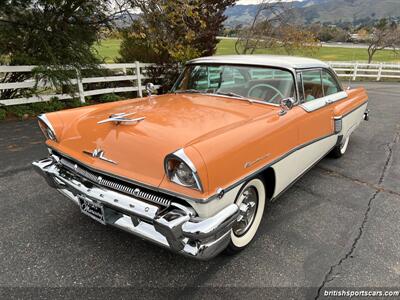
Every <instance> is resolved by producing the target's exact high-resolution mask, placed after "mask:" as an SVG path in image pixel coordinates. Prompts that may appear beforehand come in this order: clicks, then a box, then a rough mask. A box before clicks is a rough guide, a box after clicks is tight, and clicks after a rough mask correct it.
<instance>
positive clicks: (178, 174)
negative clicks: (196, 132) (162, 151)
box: [165, 149, 203, 191]
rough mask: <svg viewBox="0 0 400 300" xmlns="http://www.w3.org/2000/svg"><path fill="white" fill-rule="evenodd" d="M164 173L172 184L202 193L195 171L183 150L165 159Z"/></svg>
mask: <svg viewBox="0 0 400 300" xmlns="http://www.w3.org/2000/svg"><path fill="white" fill-rule="evenodd" d="M165 173H166V175H167V177H168V178H169V180H171V181H172V182H175V183H177V184H179V185H182V186H185V187H188V188H192V189H195V190H198V191H203V188H202V186H201V183H200V179H199V177H198V174H197V170H196V168H195V166H194V165H193V163H192V161H191V160H190V159H189V158H188V157H187V156H186V154H185V152H184V151H183V149H180V150H178V151H176V152H175V153H173V154H170V155H168V156H167V157H166V158H165Z"/></svg>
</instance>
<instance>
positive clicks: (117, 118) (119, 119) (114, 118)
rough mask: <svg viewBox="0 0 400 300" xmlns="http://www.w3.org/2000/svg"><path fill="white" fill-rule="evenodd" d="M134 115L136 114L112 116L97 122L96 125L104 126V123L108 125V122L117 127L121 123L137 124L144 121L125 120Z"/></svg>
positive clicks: (142, 118) (139, 119)
mask: <svg viewBox="0 0 400 300" xmlns="http://www.w3.org/2000/svg"><path fill="white" fill-rule="evenodd" d="M134 114H136V113H135V112H134V113H129V114H128V113H119V114H113V115H111V116H110V117H109V118H108V119H105V120H102V121H99V122H97V124H105V123H110V122H114V123H116V124H117V125H119V124H121V123H130V124H133V123H135V124H137V123H139V122H141V121H143V120H144V119H146V118H145V117H139V118H135V119H130V118H127V117H129V116H132V115H134Z"/></svg>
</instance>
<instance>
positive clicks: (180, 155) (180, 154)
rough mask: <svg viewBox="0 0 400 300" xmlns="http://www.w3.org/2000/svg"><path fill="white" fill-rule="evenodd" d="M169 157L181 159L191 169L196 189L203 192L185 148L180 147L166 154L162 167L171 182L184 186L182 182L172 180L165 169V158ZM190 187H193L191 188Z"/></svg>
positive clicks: (194, 167)
mask: <svg viewBox="0 0 400 300" xmlns="http://www.w3.org/2000/svg"><path fill="white" fill-rule="evenodd" d="M171 157H177V158H178V159H180V160H182V161H183V162H184V163H185V164H186V165H187V166H188V167H189V168H190V169H191V170H192V173H193V177H194V180H195V181H196V189H197V190H198V191H200V192H203V185H202V184H201V181H200V177H199V174H198V173H197V169H196V166H195V165H194V163H193V162H192V161H191V160H190V158H189V157H188V156H187V155H186V153H185V150H184V149H183V148H181V149H179V150H177V151H175V152H174V153H172V154H168V155H167V156H166V157H165V161H164V169H165V174H166V175H167V177H168V179H169V180H170V181H171V182H173V183H176V184H179V185H181V186H185V185H184V184H181V183H179V182H177V181H175V180H173V179H172V178H170V176H169V172H168V170H167V160H168V158H171ZM185 187H187V188H192V187H189V186H185ZM192 189H193V188H192Z"/></svg>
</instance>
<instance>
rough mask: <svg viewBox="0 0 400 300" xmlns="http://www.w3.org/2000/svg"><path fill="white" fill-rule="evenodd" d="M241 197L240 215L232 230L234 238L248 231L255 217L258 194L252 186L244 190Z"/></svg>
mask: <svg viewBox="0 0 400 300" xmlns="http://www.w3.org/2000/svg"><path fill="white" fill-rule="evenodd" d="M241 197H242V198H243V200H242V203H241V204H240V207H239V210H240V214H239V217H238V218H237V220H236V223H235V224H234V225H233V228H232V230H233V233H234V234H235V235H236V236H242V235H244V234H245V233H246V232H247V231H248V230H249V229H250V227H251V225H252V224H253V221H254V217H255V215H256V211H257V204H258V193H257V190H256V189H255V187H253V186H249V187H248V188H246V189H245V190H244V191H243V193H242V195H241Z"/></svg>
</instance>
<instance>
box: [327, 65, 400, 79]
mask: <svg viewBox="0 0 400 300" xmlns="http://www.w3.org/2000/svg"><path fill="white" fill-rule="evenodd" d="M328 64H329V65H330V66H331V67H332V68H333V69H334V70H335V71H336V73H337V74H338V76H339V77H347V78H350V79H351V80H357V79H358V78H372V79H373V80H376V81H380V80H382V79H394V80H396V79H399V80H400V63H399V64H389V63H372V64H368V63H361V62H337V61H330V62H328Z"/></svg>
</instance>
